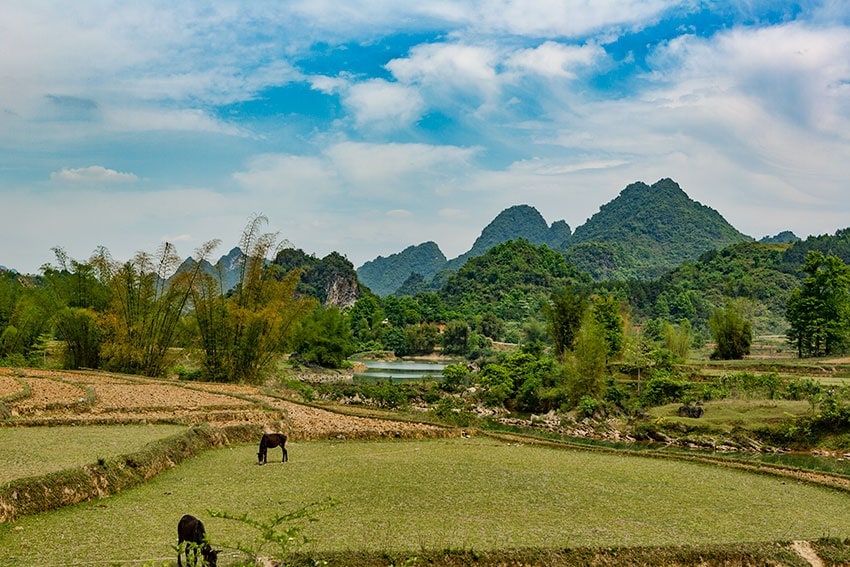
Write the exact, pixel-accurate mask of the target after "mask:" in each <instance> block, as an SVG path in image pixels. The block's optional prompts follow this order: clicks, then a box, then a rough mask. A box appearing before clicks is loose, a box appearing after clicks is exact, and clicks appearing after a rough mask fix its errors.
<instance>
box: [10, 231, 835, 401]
mask: <svg viewBox="0 0 850 567" xmlns="http://www.w3.org/2000/svg"><path fill="white" fill-rule="evenodd" d="M267 222H268V221H267V219H266V218H265V217H264V216H262V215H258V216H256V217H254V218H252V219H251V221H250V222H249V223H248V226H247V227H246V228H245V230H244V232H243V235H242V238H241V240H240V242H239V246H240V248H241V249H242V250H243V252H244V256H243V260H242V263H241V264H240V269H239V277H238V282H237V284H236V286H235V287H233V288H232V289H225V288H226V286H225V284H224V281H223V276H222V275H221V274H220V273H219V274H216V273H215V272H212V273H210V272H209V271H207V270H204V269H202V266H203V264H204V262H205V261H207V260H208V258H209V257H210V255H211V254H212V252H213V251H214V250H215V248H216V247H217V246H218V245H219V242H218V241H210V242H207V243H204V244H203V245H202V246H200V247H199V248H198V249H197V250H196V251H195V253H194V255H193V259H194V260H195V261H194V262H193V263H192V264H191V265H190V269H181V270H177V267H178V266H179V265H180V258H179V256H178V255H177V252H176V250H175V248H174V247H173V246H172V245H171V244H168V243H166V244H163V245H162V246H160V248H159V249H158V250H157V251H156V252H155V253H153V254H150V253H146V252H140V253H138V254H137V255H136V256H135V257H134V258H132V259H131V260H129V261H126V262H116V261H115V260H114V259H112V258H111V256H110V254H109V252H108V250H107V249H105V248H99V249H98V250H96V251H95V253H94V254H93V255H92V256H91V257H90V258H89V259H88V260H86V261H82V262H81V261H77V260H74V259H71V258H69V257H68V256H67V255H66V254H65V252H64V251H63V250H62V249H61V248H55V249H54V253H55V256H56V260H55V263H54V264H49V265H45V266H43V267H42V270H41V274H40V276H38V277H37V278H35V279H27V278H23V277H19V276H17V275H16V274H13V273H11V272H6V273H4V274H2V278H0V358H2V359H3V361H4V362H5V363H6V364H12V365H26V364H32V365H37V364H39V363H40V359H41V358H43V355H44V352H45V349H46V348H47V345H48V343H49V342H50V341H53V340H58V341H60V343H61V344H62V345H63V348H62V357H63V358H62V363H63V365H64V366H65V367H67V368H102V369H107V370H113V371H119V372H129V373H137V374H143V375H149V376H159V375H164V374H166V373H168V372H170V371H173V367H174V359H173V354H174V352H175V349H176V348H177V349H190V351H191V352H194V353H196V354H197V357H196V360H197V361H198V364H199V367H198V368H193V369H184V371H185V372H186V373H190V372H191V373H192V374H193V375H194V376H195V377H198V378H201V379H205V380H217V381H235V382H242V381H250V382H256V381H259V380H260V379H261V378H262V376H263V373H264V371H265V370H266V369H268V368H269V366H270V365H272V363H274V362H275V361H276V360H278V359H279V357H280V356H281V355H283V354H287V355H291V358H292V359H293V360H295V361H299V362H301V363H304V364H318V365H322V366H328V367H340V366H342V365H344V364H345V363H346V359H347V358H348V357H349V356H350V355H351V354H353V353H355V352H364V351H387V350H389V351H392V352H393V353H395V354H397V355H401V356H405V355H417V354H428V353H431V352H435V351H439V352H441V353H443V354H446V355H451V356H455V357H458V358H459V359H466V360H468V361H471V362H475V363H476V364H477V365H478V367H479V368H480V369H481V376H480V378H481V379H482V381H483V384H484V386H485V387H486V391H487V392H490V393H491V395H492V398H493V399H494V400H497V399H501V400H502V401H503V402H505V403H509V404H518V406H522V407H527V408H528V407H535V408H537V409H541V408H545V407H550V406H551V407H559V406H560V405H563V404H567V405H570V406H572V407H576V406H577V405H578V404H579V403H581V401H582V400H585V402H584V403H585V404H590V403H591V402H590V400H594V399H600V397H604V395H605V392H606V391H610V390H611V389H610V388H607V386H606V384H607V382H608V378H610V375H611V373H610V367H611V365H619V367H621V368H624V369H626V370H627V371H629V372H632V373H636V374H637V375H640V373H641V372H649V371H651V370H652V369H654V368H659V367H665V365H669V364H670V363H671V361H676V360H685V359H686V358H687V355H688V351H689V349H691V348H693V347H694V346H695V345H698V344H700V343H701V342H704V341H705V340H707V339H708V338H710V339H711V340H712V341H713V342H714V343H715V344H716V349H715V352H714V355H713V356H715V357H717V358H723V359H728V358H741V357H743V356H745V355H746V354H747V353H748V352H749V348H750V345H751V342H752V337H753V312H752V311H753V310H752V304H751V303H750V302H749V300H748V299H747V297H746V296H743V295H741V296H739V297H737V298H735V297H732V296H726V297H719V298H716V305H714V306H710V305H709V306H706V305H703V306H701V307H700V309H702V310H703V311H702V315H701V318H694V317H693V316H691V317H689V316H688V314H691V315H693V314H694V313H695V311H689V310H688V306H690V307H691V308H693V306H694V302H693V301H692V299H693V297H694V296H693V295H692V294H691V293H690V291H689V290H688V289H687V288H685V287H682V288H680V291H679V292H676V293H677V294H671V292H670V291H669V290H671V289H676V288H675V287H667V288H666V289H667V290H668V291H664V292H663V293H660V294H659V293H655V295H654V297H655V299H656V301H655V303H654V308H655V309H656V310H655V314H656V315H659V314H660V316H654V317H653V316H651V315H652V312H647V311H645V310H642V306H643V305H644V304H645V303H646V302H647V298H648V297H651V296H652V294H653V292H652V291H651V290H650V292H649V293H646V294H645V295H644V296H643V298H641V297H640V292H641V290H647V289H650V288H648V287H647V286H643V287H642V286H640V285H637V284H634V283H632V284H622V283H621V284H617V283H616V282H615V283H611V282H603V283H598V282H594V281H593V280H592V279H591V278H589V277H588V276H587V275H586V274H583V273H581V272H579V271H578V270H576V269H575V268H574V267H573V266H571V265H570V264H569V263H567V261H566V259H565V258H564V256H563V255H562V254H559V253H557V252H555V251H553V250H551V249H550V248H548V247H547V246H545V245H539V246H537V245H533V244H531V243H529V242H527V241H523V240H517V241H509V242H506V243H503V244H501V245H498V246H496V247H494V248H493V249H491V250H490V251H488V252H487V253H486V254H484V255H483V256H480V257H477V258H473V259H471V260H469V261H468V262H467V264H466V265H464V266H463V267H462V268H461V269H460V270H458V272H457V273H456V274H453V275H449V276H446V281H445V283H444V285H443V286H442V287H441V288H440V289H439V290H438V291H423V292H419V293H417V294H415V295H400V296H387V297H379V296H377V295H375V294H372V293H371V292H370V291H369V290H368V289H362V290H361V294H360V298H359V299H358V300H357V301H356V302H355V303H354V304H353V305H352V306H351V307H347V308H344V309H340V308H337V307H333V306H328V305H326V304H325V301H326V299H327V297H326V289H325V288H324V287H323V286H322V284H321V282H322V281H323V280H322V273H321V272H322V270H334V269H336V267H334V262H336V263H345V262H346V261H344V259H343V258H342V257H341V256H339V257H338V258H336V257H335V258H331V259H330V263H329V264H322V265H321V267H320V268H318V269H317V270H313V271H309V272H308V271H307V270H305V268H304V266H305V265H310V262H311V260H310V257H308V256H306V255H304V254H303V252H300V251H293V250H292V249H288V248H284V247H283V245H282V243H281V242H280V241H279V238H278V235H277V234H276V233H267V232H263V228H264V225H265V224H266V223H267ZM765 254H766V256H765ZM770 254H772V252H770V249H769V248H764V247H758V246H756V245H754V244H751V243H747V244H741V245H735V246H733V247H730V249H725V250H723V251H720V252H716V253H712V254H711V255H706V257H705V258H703V259H701V260H702V261H703V262H704V263H705V264H706V265H709V264H711V265H717V266H718V267H723V269H727V270H728V269H729V267H730V266H735V268H734V269H735V270H739V272H736V273H739V274H742V273H744V271H746V270H744V268H742V266H744V264H745V263H747V262H748V263H750V264H752V263H756V264H759V263H760V264H762V265H763V264H767V263H769V258H770ZM337 256H338V255H337ZM741 258H746V262H745V261H744V260H742V259H741ZM765 258H767V259H765ZM312 265H314V266H315V265H317V263H316V262H313V264H312ZM328 266H329V267H328ZM337 267H339V268H340V269H342V268H344V266H337ZM685 268H687V265H686V266H684V267H683V269H685ZM718 269H719V268H718ZM741 270H743V271H741ZM692 273H693V274H701V275H699V277H700V278H703V279H705V278H707V277H708V276H707V275H706V274H705V273H703V272H701V271H700V270H692ZM305 274H307V275H306V277H305ZM681 274H682V272H681V270H680V273H679V275H678V276H676V277H679V278H681V277H682V275H681ZM735 278H737V279H739V280H742V281H740V282H739V283H740V288H739V289H740V290H744V289H759V290H762V289H764V285H761V286H760V285H757V284H756V283H748V282H747V281H746V278H744V277H743V276H740V277H738V276H735ZM790 282H791V281H790V280H789V281H788V282H786V283H785V284H783V285H788V286H789V287H790V286H792V285H793V290H792V291H791V292H790V294H789V295H788V299H787V309H786V317H787V323H788V331H787V338H788V341H789V344H791V345H793V347H794V348H795V351H796V353H797V354H798V355H799V356H801V357H802V356H824V355H832V354H837V353H841V352H845V351H846V350H847V349H848V346H850V272H848V266H847V264H846V263H845V262H844V261H843V260H841V258H839V257H837V256H834V255H831V254H825V253H823V252H821V251H819V250H808V251H807V253H806V256H805V262H804V264H803V267H802V270H801V278H800V279H795V280H794V281H793V283H790ZM724 285H725V284H724ZM748 286H749V287H748ZM732 291H734V290H732ZM760 293H761V292H760ZM765 294H766V295H770V294H769V293H767V292H765ZM659 305H660V306H662V307H664V309H660V308H659V307H658V306H659ZM674 305H675V306H677V307H676V309H673V308H672V306H674ZM647 313H649V315H647ZM499 343H513V344H515V345H517V349H516V353H517V354H516V356H518V357H519V358H516V359H507V358H505V356H502V355H499V354H498V350H497V347H498V345H499ZM529 380H531V381H530V382H529Z"/></svg>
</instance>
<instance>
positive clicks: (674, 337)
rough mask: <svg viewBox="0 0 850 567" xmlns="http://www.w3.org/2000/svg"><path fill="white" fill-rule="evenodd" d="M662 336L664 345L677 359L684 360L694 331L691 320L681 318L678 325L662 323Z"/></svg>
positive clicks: (689, 348)
mask: <svg viewBox="0 0 850 567" xmlns="http://www.w3.org/2000/svg"><path fill="white" fill-rule="evenodd" d="M662 338H663V340H664V347H665V348H666V349H667V350H669V351H670V352H671V353H673V355H674V356H675V357H676V359H677V360H680V361H685V360H687V359H688V355H689V354H690V351H691V345H692V344H693V342H694V332H693V330H692V328H691V322H690V321H688V320H687V319H683V320H682V322H681V323H679V324H678V325H672V324H670V323H668V322H666V321H665V322H664V323H663V325H662Z"/></svg>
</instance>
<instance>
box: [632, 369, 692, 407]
mask: <svg viewBox="0 0 850 567" xmlns="http://www.w3.org/2000/svg"><path fill="white" fill-rule="evenodd" d="M690 388H691V384H690V382H687V381H684V380H677V379H676V378H675V377H674V376H673V375H672V374H670V373H669V372H666V371H658V370H656V371H655V372H654V373H653V375H652V378H650V379H649V380H647V382H646V387H645V389H644V391H643V393H642V394H641V402H642V403H643V405H644V406H647V407H648V406H662V405H664V404H669V403H672V402H680V401H682V398H683V397H684V396H685V395H687V393H688V391H689V390H690Z"/></svg>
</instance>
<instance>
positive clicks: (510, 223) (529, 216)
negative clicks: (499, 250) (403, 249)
mask: <svg viewBox="0 0 850 567" xmlns="http://www.w3.org/2000/svg"><path fill="white" fill-rule="evenodd" d="M570 236H571V234H570V226H569V225H568V224H567V223H566V221H563V220H560V221H557V222H554V223H552V226H549V225H547V224H546V221H545V220H544V219H543V215H541V214H540V212H539V211H538V210H537V209H535V208H534V207H532V206H529V205H515V206H513V207H510V208H507V209H505V210H504V211H502V212H501V213H499V214H498V215H497V216H496V218H495V219H493V220H492V221H491V222H490V224H488V225H487V226H486V227H484V230H482V231H481V235H480V236H479V237H478V238H477V239H476V240H475V242H474V243H473V244H472V248H470V249H469V251H468V252H466V253H464V254H461V255H460V256H458V257H457V258H454V259H452V260H449V262H448V263H447V264H446V266H444V268H443V269H447V270H451V271H457V270H459V269H460V268H461V267H462V266H463V265H464V264H466V261H467V260H469V259H470V258H475V257H477V256H481V255H482V254H484V253H486V252H487V251H488V250H490V249H491V248H492V247H494V246H496V245H498V244H502V243H503V242H507V241H509V240H516V239H519V238H522V239H524V240H528V241H529V242H531V243H532V244H546V245H547V246H549V247H550V248H552V249H554V250H562V249H563V248H564V247H565V246H566V245H567V243H568V242H569V240H570Z"/></svg>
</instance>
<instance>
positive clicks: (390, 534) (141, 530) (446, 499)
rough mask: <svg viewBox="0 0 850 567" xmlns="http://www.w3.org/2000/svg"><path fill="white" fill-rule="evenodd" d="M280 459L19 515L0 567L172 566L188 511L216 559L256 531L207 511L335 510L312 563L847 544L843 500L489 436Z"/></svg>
mask: <svg viewBox="0 0 850 567" xmlns="http://www.w3.org/2000/svg"><path fill="white" fill-rule="evenodd" d="M289 455H290V462H289V463H286V464H281V463H279V462H270V463H269V464H268V465H266V466H263V467H259V466H257V465H256V447H255V446H254V445H253V444H252V445H242V446H235V447H225V448H219V449H214V450H210V451H206V452H204V453H203V454H201V455H200V456H198V457H195V458H193V459H191V460H189V461H186V462H184V463H183V464H181V466H179V467H177V468H175V469H172V470H170V471H167V472H164V473H162V474H160V475H158V476H157V477H155V478H153V479H151V480H150V481H148V482H147V483H145V484H144V485H142V486H139V487H136V488H134V489H132V490H128V491H126V492H123V493H121V494H118V495H115V496H112V497H110V498H107V499H102V500H96V501H92V502H89V503H85V504H82V505H78V506H74V507H70V508H66V509H62V510H57V511H55V512H50V513H45V514H40V515H37V516H32V517H25V518H21V519H19V520H18V521H16V522H14V523H12V524H6V525H3V526H0V554H2V555H3V557H0V559H2V561H0V564H3V563H4V562H5V563H6V564H16V562H20V564H64V563H72V562H74V561H78V560H79V559H80V558H85V559H86V561H94V562H98V563H103V564H107V563H109V562H111V561H117V560H138V561H144V560H147V561H163V560H167V559H168V558H170V557H171V555H172V548H171V546H172V545H173V544H174V543H176V525H177V521H178V519H179V518H180V516H181V515H182V514H184V513H192V514H194V515H196V516H199V517H201V518H202V519H203V520H204V522H205V524H206V525H207V531H208V533H209V534H210V537H211V538H212V539H213V542H214V543H216V544H217V545H220V546H221V545H224V546H225V547H224V549H225V551H224V555H223V560H224V561H226V560H227V557H228V556H227V553H228V550H230V549H231V548H230V547H226V546H227V545H228V544H229V545H233V544H235V543H236V542H237V541H242V542H245V541H251V540H252V538H253V539H256V537H257V536H256V534H255V533H253V532H252V531H251V530H249V529H248V528H246V527H245V526H244V525H243V524H241V523H239V522H233V521H230V520H225V519H221V518H214V517H211V516H210V514H209V513H208V511H209V510H224V511H227V512H230V513H233V514H242V513H248V514H250V515H251V516H252V517H255V518H260V519H265V518H270V517H272V516H274V515H275V514H281V513H284V512H287V511H292V510H295V509H298V508H300V507H303V506H305V505H307V504H310V503H313V502H319V501H323V500H324V499H326V498H332V499H333V500H335V501H336V505H335V506H334V507H332V508H330V509H327V510H323V511H321V512H318V513H317V514H316V519H317V520H318V521H316V522H314V523H309V524H307V525H305V527H304V530H303V532H302V533H303V534H304V535H306V536H308V537H310V538H311V539H312V540H313V542H312V543H310V544H308V546H307V547H305V548H304V550H305V551H307V552H309V553H312V554H319V553H331V554H333V553H351V552H357V553H361V552H363V553H369V554H372V555H373V556H374V555H375V554H378V555H380V554H382V553H391V554H396V556H399V557H402V556H404V557H413V556H417V555H418V554H420V553H422V552H423V550H429V553H432V552H433V551H434V550H444V549H453V550H466V551H473V552H475V553H488V552H490V551H493V550H506V549H518V548H532V549H537V550H544V551H541V552H542V553H543V552H545V553H554V551H553V550H562V549H567V548H569V549H578V548H585V547H588V548H594V549H599V548H610V547H616V548H623V547H628V548H637V547H654V546H677V547H679V546H682V545H685V546H688V545H690V546H717V545H719V546H728V545H732V546H733V547H735V546H739V545H740V544H745V543H746V544H766V542H775V541H790V540H795V539H807V540H813V539H818V538H824V537H833V538H845V537H847V536H850V517H848V516H847V515H846V513H845V512H846V510H847V507H848V506H850V495H848V494H847V493H843V492H839V491H834V490H829V489H826V488H822V487H817V486H812V485H809V484H800V483H797V482H794V481H791V480H788V479H781V478H776V477H772V476H765V475H753V474H748V473H745V472H741V471H736V470H731V469H727V468H723V467H717V466H708V465H701V464H696V463H687V462H680V461H667V460H659V459H647V458H641V457H636V456H622V455H616V454H600V453H591V452H585V451H575V450H564V449H557V448H551V447H537V446H531V445H521V444H508V443H503V442H500V441H497V440H494V439H488V438H472V439H462V438H461V439H451V440H445V439H443V440H429V441H383V442H378V441H373V442H361V441H345V442H333V441H316V442H303V443H293V444H291V446H290V448H289ZM269 457H270V461H277V460H278V459H279V457H278V453H276V452H270V455H269ZM56 534H61V538H60V537H56ZM545 550H550V551H545ZM224 561H223V562H222V564H226V563H225V562H224Z"/></svg>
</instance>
